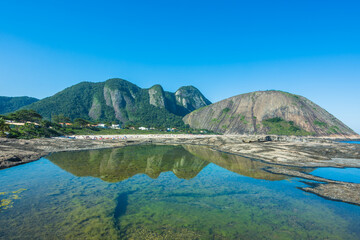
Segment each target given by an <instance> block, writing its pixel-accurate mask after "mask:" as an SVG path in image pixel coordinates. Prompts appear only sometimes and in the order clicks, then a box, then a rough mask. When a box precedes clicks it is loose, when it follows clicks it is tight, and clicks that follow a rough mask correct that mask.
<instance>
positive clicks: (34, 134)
mask: <svg viewBox="0 0 360 240" xmlns="http://www.w3.org/2000/svg"><path fill="white" fill-rule="evenodd" d="M146 117H149V116H145V117H144V118H146ZM53 119H55V120H56V122H50V121H48V120H46V119H43V117H42V116H41V115H40V114H38V113H37V112H35V111H34V110H26V109H25V110H19V111H17V112H15V113H11V114H9V115H0V137H9V138H24V139H31V138H39V137H56V136H63V135H125V134H174V133H176V134H182V133H183V134H214V132H212V131H208V130H203V129H191V128H190V127H189V125H185V124H184V123H182V124H179V126H180V127H174V125H175V124H172V125H170V126H168V127H157V128H155V129H151V130H138V128H139V127H140V126H145V127H148V126H147V125H146V124H143V123H141V122H140V121H139V122H138V123H137V122H127V123H126V125H125V129H112V128H108V126H111V125H112V124H113V123H114V122H105V123H104V124H105V125H106V126H107V127H105V128H102V127H96V126H95V123H94V122H91V121H89V120H85V119H82V118H76V119H74V121H71V120H70V119H69V118H67V117H65V116H64V115H55V116H54V118H53ZM6 120H9V121H10V122H8V123H6ZM170 120H171V119H170ZM174 122H175V121H172V123H174ZM59 123H61V124H59ZM64 123H67V124H64ZM159 125H161V123H160V124H159ZM152 126H154V124H152ZM167 128H172V129H171V131H170V130H168V129H167Z"/></svg>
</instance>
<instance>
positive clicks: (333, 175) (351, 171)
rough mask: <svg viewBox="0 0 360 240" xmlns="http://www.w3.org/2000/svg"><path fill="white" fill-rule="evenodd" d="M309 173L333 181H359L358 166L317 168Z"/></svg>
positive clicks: (359, 172)
mask: <svg viewBox="0 0 360 240" xmlns="http://www.w3.org/2000/svg"><path fill="white" fill-rule="evenodd" d="M311 175H314V176H318V177H323V178H326V179H331V180H335V181H343V182H351V183H360V169H359V168H318V169H315V170H314V171H312V172H311Z"/></svg>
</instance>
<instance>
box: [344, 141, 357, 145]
mask: <svg viewBox="0 0 360 240" xmlns="http://www.w3.org/2000/svg"><path fill="white" fill-rule="evenodd" d="M341 142H342V143H351V144H360V141H341Z"/></svg>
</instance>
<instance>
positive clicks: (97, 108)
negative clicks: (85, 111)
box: [89, 98, 101, 119]
mask: <svg viewBox="0 0 360 240" xmlns="http://www.w3.org/2000/svg"><path fill="white" fill-rule="evenodd" d="M100 116H101V104H100V102H99V100H98V99H97V98H94V100H93V103H92V105H91V108H90V111H89V117H90V118H92V119H98V118H100Z"/></svg>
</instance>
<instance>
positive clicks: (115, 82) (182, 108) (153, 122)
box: [26, 78, 211, 126]
mask: <svg viewBox="0 0 360 240" xmlns="http://www.w3.org/2000/svg"><path fill="white" fill-rule="evenodd" d="M209 104H211V102H210V101H209V100H207V99H206V98H205V97H204V95H202V94H201V92H200V91H199V90H198V89H196V88H195V87H193V86H186V87H181V88H179V89H178V90H177V91H176V92H175V93H171V92H167V91H164V90H163V88H162V87H161V86H160V85H154V86H153V87H151V88H149V89H143V88H140V87H138V86H136V85H135V84H132V83H131V82H128V81H126V80H123V79H118V78H114V79H109V80H107V81H106V82H98V83H91V82H82V83H79V84H76V85H74V86H71V87H69V88H66V89H65V90H63V91H61V92H59V93H57V94H55V95H54V96H51V97H48V98H45V99H43V100H40V101H38V102H36V103H33V104H31V105H29V106H27V107H26V108H27V109H33V110H35V111H37V112H38V113H40V114H41V115H42V116H43V117H45V118H48V119H51V117H52V116H54V115H59V114H63V115H65V116H67V117H70V118H71V119H74V118H84V119H89V120H99V121H115V120H116V121H119V122H122V123H127V122H133V123H139V124H142V125H148V126H180V125H183V122H182V117H183V116H185V115H186V114H187V113H190V112H191V111H193V110H194V109H198V108H200V107H204V106H206V105H209Z"/></svg>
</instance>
